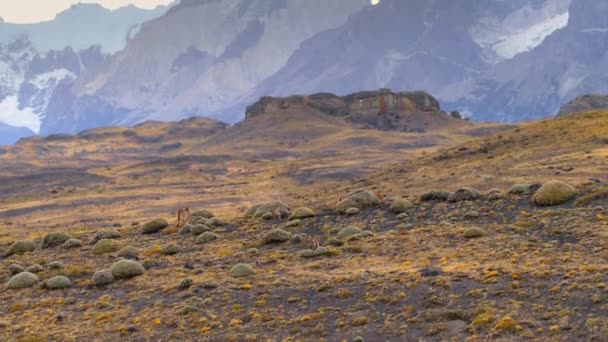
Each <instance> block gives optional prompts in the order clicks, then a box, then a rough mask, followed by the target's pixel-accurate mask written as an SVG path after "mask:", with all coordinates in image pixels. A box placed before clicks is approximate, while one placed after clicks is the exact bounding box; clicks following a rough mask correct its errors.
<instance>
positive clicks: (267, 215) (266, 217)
mask: <svg viewBox="0 0 608 342" xmlns="http://www.w3.org/2000/svg"><path fill="white" fill-rule="evenodd" d="M272 219H274V214H273V213H271V212H267V213H265V214H264V215H262V220H266V221H269V220H272Z"/></svg>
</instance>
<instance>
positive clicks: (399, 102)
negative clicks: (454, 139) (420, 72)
mask: <svg viewBox="0 0 608 342" xmlns="http://www.w3.org/2000/svg"><path fill="white" fill-rule="evenodd" d="M292 107H300V108H299V110H301V111H306V110H307V109H306V108H309V109H312V110H316V111H319V112H321V113H324V114H326V115H330V116H335V117H340V118H344V119H345V120H347V121H349V122H351V123H354V124H357V125H359V126H360V127H362V128H376V129H382V130H401V131H410V132H424V131H426V130H427V129H429V128H437V127H439V126H442V125H455V124H458V123H459V122H462V121H460V120H459V119H457V118H456V117H454V116H452V115H451V114H448V113H445V112H443V111H442V110H441V107H440V105H439V102H438V101H437V100H436V99H435V98H434V97H433V96H431V95H430V94H428V93H426V92H421V91H420V92H397V93H396V92H392V91H391V90H389V89H381V90H379V91H366V92H357V93H353V94H350V95H346V96H337V95H334V94H330V93H320V94H313V95H310V96H289V97H284V98H281V97H263V98H261V99H260V100H259V101H258V102H256V103H254V104H253V105H251V106H249V107H248V108H247V111H246V114H245V117H246V119H251V118H254V117H256V116H260V115H272V114H274V115H281V114H282V113H288V112H290V109H292Z"/></svg>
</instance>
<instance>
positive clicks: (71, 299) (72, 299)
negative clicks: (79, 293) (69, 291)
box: [63, 297, 77, 305]
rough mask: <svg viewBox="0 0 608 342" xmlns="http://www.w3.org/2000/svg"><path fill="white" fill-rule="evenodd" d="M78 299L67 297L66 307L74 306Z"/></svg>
mask: <svg viewBox="0 0 608 342" xmlns="http://www.w3.org/2000/svg"><path fill="white" fill-rule="evenodd" d="M76 301H77V300H76V298H74V297H66V299H65V301H64V302H63V304H64V305H74V304H76Z"/></svg>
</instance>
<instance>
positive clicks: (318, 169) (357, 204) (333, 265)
mask: <svg viewBox="0 0 608 342" xmlns="http://www.w3.org/2000/svg"><path fill="white" fill-rule="evenodd" d="M380 95H382V96H387V98H390V97H389V96H388V95H387V93H385V92H371V93H370V92H366V93H359V94H353V95H352V96H346V97H337V96H333V95H330V94H321V95H311V96H296V97H289V98H265V99H262V100H261V101H260V102H259V103H256V104H254V105H252V106H251V107H250V108H249V111H248V114H247V118H246V119H245V120H244V121H243V122H241V123H239V124H238V125H234V126H226V125H225V124H222V123H218V122H215V121H212V120H207V119H189V120H185V121H181V122H178V123H161V122H146V123H143V124H141V125H138V126H135V127H133V128H119V127H113V128H104V129H95V130H89V131H86V132H82V133H80V134H79V135H77V136H68V135H54V136H50V137H48V138H46V139H40V138H33V139H27V140H22V141H21V142H19V143H18V144H17V145H15V146H12V147H7V148H4V154H2V155H1V156H0V165H1V168H0V177H1V178H2V182H0V194H1V195H2V196H1V198H0V217H1V218H2V220H1V221H2V224H3V230H2V235H1V236H0V255H2V257H0V281H1V282H2V283H4V284H6V285H5V286H6V288H5V289H4V291H3V292H0V298H1V299H2V300H1V301H0V303H1V304H0V312H2V313H3V315H2V318H0V331H2V332H3V334H4V335H5V336H9V338H11V339H16V340H19V339H29V340H32V339H33V340H48V339H51V340H83V339H85V340H86V339H90V338H97V337H99V336H103V337H100V339H102V340H117V339H130V340H147V339H166V338H169V339H176V340H177V339H180V340H190V339H201V340H212V341H213V340H228V341H241V340H246V341H258V340H266V339H278V340H285V339H292V340H298V339H300V340H317V339H326V340H342V339H346V340H349V341H351V340H352V341H374V340H376V339H377V337H378V336H382V337H383V339H385V340H389V341H393V340H395V341H401V340H409V339H416V340H420V339H423V340H429V341H443V340H446V339H458V340H465V339H472V340H519V339H541V340H545V339H559V340H573V339H583V340H594V339H595V340H598V339H601V338H603V336H606V334H607V333H608V325H607V324H606V322H608V320H607V319H606V318H607V317H606V310H605V309H606V305H607V303H608V292H606V284H607V283H608V272H607V271H608V265H607V261H606V257H605V250H606V248H608V245H606V237H607V236H608V226H607V225H606V217H607V216H608V212H606V209H605V208H606V205H608V196H607V195H606V194H607V191H606V187H605V183H606V181H607V180H606V178H605V177H606V176H605V175H606V171H607V169H606V162H605V161H606V158H608V140H607V139H608V136H606V132H608V113H607V112H591V113H584V114H575V115H572V116H567V117H563V118H557V119H548V120H543V121H538V122H531V123H524V124H518V125H516V126H504V125H495V124H479V123H470V122H465V121H462V120H457V119H455V118H453V117H452V116H450V115H447V114H446V113H443V112H441V110H440V108H438V107H434V106H432V103H434V102H433V101H431V99H432V98H427V97H426V96H422V97H421V96H420V95H422V94H421V93H414V94H411V93H410V94H407V93H391V95H390V96H393V97H395V98H397V99H400V101H395V102H391V101H385V104H386V105H387V106H388V107H390V104H391V103H393V104H403V103H407V102H406V101H405V100H406V99H408V98H409V97H408V96H415V98H418V99H420V98H422V99H424V98H427V99H428V100H429V101H422V102H421V103H424V102H427V103H428V104H429V105H430V106H427V107H426V108H427V109H437V111H435V110H427V111H425V112H426V113H425V114H422V113H421V112H420V111H418V110H414V111H399V110H397V112H400V115H399V117H400V118H401V117H405V118H420V117H423V118H426V119H428V120H429V121H428V122H429V125H427V126H425V127H427V129H426V130H424V131H411V130H409V129H406V130H405V131H404V130H402V129H399V127H400V126H398V125H395V126H392V129H386V126H384V125H381V126H380V127H374V126H370V121H369V120H367V119H366V115H365V113H366V112H365V111H364V110H361V108H367V107H366V106H363V107H359V109H360V110H358V111H357V112H359V113H361V114H363V115H360V116H359V115H357V116H355V118H356V119H360V118H363V121H357V120H353V117H352V115H351V114H352V112H351V111H350V110H348V111H342V110H336V109H340V108H342V109H343V108H351V107H350V106H349V105H348V104H349V103H351V104H353V103H354V104H358V103H360V102H359V100H358V99H360V98H362V97H363V98H367V97H369V96H371V98H372V100H370V101H369V102H367V103H368V104H369V105H370V107H369V108H374V106H375V105H378V104H379V103H380V102H379V101H377V100H378V99H379V96H380ZM353 98H355V99H357V100H356V101H354V102H349V101H350V100H351V99H353ZM365 103H366V101H363V104H365ZM414 103H415V102H414ZM328 108H333V109H334V110H329V109H328ZM393 108H397V109H398V108H401V107H400V105H397V106H395V107H393ZM409 108H416V106H413V107H409ZM370 110H372V109H370ZM373 113H374V111H371V112H369V113H368V114H373ZM375 113H376V114H375V115H376V116H377V115H379V114H378V112H377V111H376V112H375ZM431 119H433V120H431ZM362 122H363V123H364V125H363V126H362V125H361V123H362ZM373 122H375V123H377V122H378V121H373ZM373 122H372V123H373ZM405 123H406V124H407V127H411V126H412V124H411V122H408V121H407V119H406V121H405ZM417 124H420V123H417ZM423 126H424V125H423ZM404 127H405V126H404ZM550 180H558V181H560V182H549V181H550ZM561 182H566V183H568V184H565V183H561ZM515 183H521V184H519V185H517V186H514V187H512V188H511V186H512V185H513V184H515ZM541 185H542V187H541ZM359 189H367V190H368V191H361V190H359ZM431 191H434V192H431ZM276 201H280V202H276ZM183 207H190V208H191V209H192V211H193V212H195V219H196V221H195V224H193V225H188V226H186V227H184V228H183V229H178V228H177V227H176V226H175V223H176V222H175V212H176V210H177V209H178V208H183ZM203 209H204V210H203ZM153 219H158V220H156V221H151V220H153ZM163 220H166V221H167V222H164V221H163ZM59 233H61V234H59ZM66 234H68V235H66ZM69 238H72V240H69V241H68V239H69ZM16 241H19V242H16ZM317 242H318V243H317ZM317 244H319V245H320V246H317ZM127 260H131V261H127ZM25 269H27V272H24V270H25ZM28 272H29V273H28ZM14 274H16V275H14ZM20 287H23V288H20Z"/></svg>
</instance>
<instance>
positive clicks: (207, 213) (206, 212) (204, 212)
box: [192, 210, 215, 220]
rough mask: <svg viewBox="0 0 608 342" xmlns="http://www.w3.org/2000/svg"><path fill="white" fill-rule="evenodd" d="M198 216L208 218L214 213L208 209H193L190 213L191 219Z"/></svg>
mask: <svg viewBox="0 0 608 342" xmlns="http://www.w3.org/2000/svg"><path fill="white" fill-rule="evenodd" d="M199 217H202V218H205V219H207V220H208V219H210V218H213V217H215V215H213V213H212V212H210V211H209V210H198V211H195V212H193V213H192V219H193V220H194V219H196V218H199Z"/></svg>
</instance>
